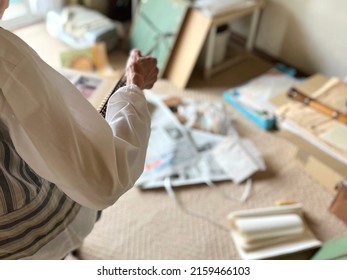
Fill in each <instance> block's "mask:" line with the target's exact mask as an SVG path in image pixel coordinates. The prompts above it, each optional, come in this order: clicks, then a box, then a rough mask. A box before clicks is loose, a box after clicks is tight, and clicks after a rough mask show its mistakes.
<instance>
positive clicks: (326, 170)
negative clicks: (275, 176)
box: [272, 74, 347, 192]
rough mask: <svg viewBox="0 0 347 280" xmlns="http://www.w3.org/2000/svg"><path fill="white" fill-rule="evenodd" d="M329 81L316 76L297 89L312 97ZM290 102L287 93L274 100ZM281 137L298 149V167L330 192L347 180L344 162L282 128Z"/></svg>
mask: <svg viewBox="0 0 347 280" xmlns="http://www.w3.org/2000/svg"><path fill="white" fill-rule="evenodd" d="M328 79H329V78H328V77H325V76H323V75H321V74H316V75H313V76H311V77H309V78H307V79H306V80H304V81H303V82H302V83H301V84H299V85H298V86H297V88H298V89H299V90H300V91H302V92H303V93H305V94H307V95H310V94H312V93H313V92H315V91H316V90H318V89H319V88H321V87H322V86H323V85H324V84H325V83H326V82H327V81H328ZM288 101H289V99H288V97H286V93H283V94H282V95H280V96H277V97H276V98H274V99H273V100H272V102H273V103H274V104H275V105H276V106H281V105H283V104H285V102H288ZM280 127H281V126H280ZM279 135H280V136H282V137H284V138H286V139H288V140H289V141H290V142H292V143H294V144H295V145H296V146H297V147H298V151H297V154H296V158H295V160H296V162H297V163H298V165H299V166H300V167H301V168H302V169H303V170H304V171H305V172H307V174H309V175H310V176H312V178H314V179H315V180H316V181H318V182H319V183H320V184H321V185H323V186H325V187H326V188H327V189H328V190H329V191H331V192H335V186H336V185H337V183H339V182H340V181H342V180H343V179H346V178H347V165H346V164H345V163H343V162H342V161H340V160H338V159H336V158H334V157H333V156H331V155H329V154H328V153H326V152H325V151H323V150H322V149H320V148H318V147H317V146H316V145H314V144H312V143H310V142H308V141H306V140H305V139H304V138H303V137H301V136H300V135H297V134H295V133H293V132H291V131H289V130H286V129H283V128H282V129H281V130H280V133H279Z"/></svg>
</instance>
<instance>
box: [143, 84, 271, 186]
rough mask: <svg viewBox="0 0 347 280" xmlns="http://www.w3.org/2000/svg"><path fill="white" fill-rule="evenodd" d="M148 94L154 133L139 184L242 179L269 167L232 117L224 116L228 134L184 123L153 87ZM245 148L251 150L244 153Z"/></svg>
mask: <svg viewBox="0 0 347 280" xmlns="http://www.w3.org/2000/svg"><path fill="white" fill-rule="evenodd" d="M145 94H146V98H147V100H148V104H149V110H150V112H151V117H152V125H151V136H150V140H149V145H148V149H147V156H146V161H145V168H144V172H143V174H142V175H141V177H140V178H139V179H138V181H137V182H136V185H138V186H140V187H141V188H143V189H152V188H158V187H163V186H164V184H165V180H167V179H168V178H169V179H170V184H171V186H173V187H177V186H185V185H193V184H200V183H208V182H217V181H226V180H233V181H234V182H235V183H241V182H243V181H244V180H246V179H247V178H249V177H250V176H251V175H252V174H253V173H255V172H256V171H259V170H264V169H265V164H264V162H263V161H262V159H261V155H260V153H259V152H258V151H257V149H256V147H254V145H253V144H252V143H251V141H249V140H248V139H246V140H245V139H242V138H240V137H239V136H238V134H237V131H236V130H235V129H233V127H232V121H231V118H229V119H227V118H226V119H224V120H223V121H227V122H228V123H229V127H230V129H229V131H228V132H226V133H225V134H224V135H223V134H216V133H211V132H209V131H204V130H201V129H194V128H191V127H189V126H185V125H183V124H182V123H181V122H180V121H179V120H178V118H177V117H176V116H175V114H174V113H173V112H172V111H171V110H170V109H169V107H168V106H167V105H166V104H165V103H164V102H163V100H162V98H161V97H159V96H157V95H156V94H154V93H152V92H151V91H146V92H145ZM219 111H220V110H219ZM188 123H189V122H188ZM228 147H230V149H231V148H232V149H231V150H230V151H228V150H226V149H228ZM236 148H237V149H236ZM243 149H246V150H247V151H244V152H243V153H241V151H243ZM218 161H220V162H219V163H218ZM228 162H229V164H227V163H228ZM230 162H232V163H233V164H234V165H235V166H237V168H235V171H234V172H233V170H228V167H229V166H232V165H231V163H230ZM221 163H225V164H226V165H225V166H221ZM241 170H242V172H240V171H241Z"/></svg>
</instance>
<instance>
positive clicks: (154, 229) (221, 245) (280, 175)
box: [80, 57, 347, 260]
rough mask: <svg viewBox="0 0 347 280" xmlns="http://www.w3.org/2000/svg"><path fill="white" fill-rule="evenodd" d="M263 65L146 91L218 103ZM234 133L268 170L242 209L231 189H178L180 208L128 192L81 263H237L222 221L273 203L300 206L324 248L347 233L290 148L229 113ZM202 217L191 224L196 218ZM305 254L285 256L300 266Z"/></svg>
mask: <svg viewBox="0 0 347 280" xmlns="http://www.w3.org/2000/svg"><path fill="white" fill-rule="evenodd" d="M269 67H271V65H270V64H268V63H266V62H264V61H262V60H260V59H258V58H255V57H250V58H249V59H247V60H246V61H245V62H243V63H241V64H239V65H237V66H235V67H233V68H230V69H228V70H226V71H224V72H223V73H220V74H217V75H216V76H214V77H213V78H211V79H210V80H208V81H204V80H202V78H201V75H200V74H199V71H195V73H194V74H193V76H192V78H191V80H190V82H189V84H188V87H187V88H186V89H185V90H179V89H178V88H177V87H175V86H174V85H172V84H171V83H170V82H168V81H167V80H164V79H163V80H160V81H158V83H157V84H156V85H155V87H154V88H153V91H154V92H155V93H157V94H160V95H180V96H182V97H184V96H189V97H194V98H197V99H203V100H219V101H221V102H224V101H223V99H222V97H221V95H222V92H223V91H224V90H225V89H227V88H229V87H232V86H235V85H237V84H240V83H242V82H244V81H246V80H247V79H250V78H252V77H254V76H256V75H259V74H261V73H262V72H264V71H265V70H267V69H269ZM228 108H229V110H230V114H232V115H233V116H234V117H235V118H236V119H235V125H236V128H237V130H238V132H239V133H240V134H241V135H242V136H244V137H248V138H250V139H251V140H252V141H253V142H254V143H255V145H256V146H257V147H258V149H259V150H260V151H261V153H262V155H263V157H264V159H265V161H266V164H267V171H266V172H263V173H259V174H256V175H255V176H254V177H253V183H254V185H253V190H252V192H251V196H250V197H249V199H248V200H247V201H246V202H245V203H238V202H235V201H231V200H229V199H227V198H225V196H223V195H222V193H221V191H224V192H230V193H232V194H236V195H241V192H242V191H243V188H242V187H240V186H238V185H234V184H233V183H231V182H223V183H219V184H218V187H217V188H210V187H208V186H206V185H196V186H187V187H180V188H176V189H175V193H176V195H177V197H178V199H179V201H180V202H181V205H182V207H180V206H179V204H177V203H176V202H175V201H174V200H172V199H170V198H169V196H168V195H167V193H166V192H165V190H163V189H158V190H146V191H143V190H140V189H138V188H133V189H131V190H130V191H129V192H127V193H126V194H125V195H124V196H123V197H121V198H120V199H119V201H118V202H117V203H116V204H115V205H114V206H112V207H110V208H108V209H106V210H105V211H104V212H103V216H102V219H101V220H100V221H99V222H98V223H97V224H96V225H95V228H94V230H93V232H92V233H91V234H90V236H89V237H88V238H87V239H86V240H85V243H84V245H83V247H82V248H81V250H80V257H81V258H83V259H163V260H170V259H171V260H172V259H175V260H177V259H180V260H185V259H192V260H203V259H206V260H213V259H214V260H215V259H239V258H240V256H239V254H238V253H237V251H236V248H235V246H234V244H233V242H232V239H231V237H230V232H229V230H228V227H229V225H228V222H227V215H228V214H229V213H230V212H232V211H235V210H239V209H252V208H258V207H268V206H272V205H273V204H274V202H275V201H276V200H280V199H294V200H296V201H298V202H301V203H302V204H303V208H304V211H305V216H306V219H307V221H308V223H309V225H310V227H311V229H312V231H313V232H314V234H315V235H316V236H317V238H318V239H320V240H322V241H324V240H328V239H330V238H333V237H336V236H340V235H342V234H346V233H347V229H346V226H345V225H344V224H343V223H342V222H341V221H340V220H338V219H337V218H336V217H335V216H333V215H332V214H331V213H329V211H328V210H327V208H328V206H329V205H330V203H331V201H332V199H333V194H332V193H330V192H328V191H327V190H326V189H325V188H324V187H323V186H321V185H319V184H318V183H316V182H315V181H314V180H313V179H312V178H311V177H309V176H308V175H306V174H305V173H303V172H302V171H301V170H300V169H299V168H298V167H297V166H296V164H295V162H294V161H293V158H294V155H295V152H296V148H295V146H294V145H293V144H291V143H289V142H288V141H286V140H284V139H282V138H280V137H278V136H277V134H276V132H265V131H263V130H261V129H260V128H258V127H257V126H255V125H254V124H253V123H252V122H250V121H249V120H247V119H245V118H244V117H243V116H241V115H239V114H238V113H237V112H235V111H234V110H233V109H232V108H231V107H230V106H229V107H228ZM192 212H194V213H195V214H196V213H198V214H199V215H201V216H200V217H198V216H197V215H195V214H192ZM311 254H312V252H308V253H307V254H298V255H293V256H290V257H289V258H294V259H306V258H308V257H309V256H310V255H311Z"/></svg>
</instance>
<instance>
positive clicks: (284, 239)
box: [228, 204, 321, 259]
mask: <svg viewBox="0 0 347 280" xmlns="http://www.w3.org/2000/svg"><path fill="white" fill-rule="evenodd" d="M228 220H229V221H230V225H231V236H232V238H233V241H234V243H235V246H236V248H237V250H238V253H239V254H240V256H241V258H242V259H268V258H274V257H278V256H282V255H287V254H292V253H296V252H300V251H304V250H308V249H313V248H317V247H320V246H321V242H320V241H319V240H317V239H316V238H315V236H314V235H313V233H312V232H311V230H310V229H309V227H308V225H307V224H306V222H305V220H304V217H303V211H302V206H301V204H293V205H283V206H276V207H269V208H260V209H253V210H242V211H236V212H233V213H230V214H229V216H228Z"/></svg>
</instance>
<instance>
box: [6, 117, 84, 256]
mask: <svg viewBox="0 0 347 280" xmlns="http://www.w3.org/2000/svg"><path fill="white" fill-rule="evenodd" d="M79 209H80V205H79V204H77V203H76V202H74V201H72V200H71V199H70V198H69V197H68V196H67V195H65V194H64V193H63V192H62V191H60V190H59V189H58V188H57V187H56V186H55V185H54V184H53V183H51V182H48V181H47V180H45V179H43V178H41V177H39V176H38V175H37V174H36V173H35V172H34V171H33V170H32V169H31V168H30V167H29V166H28V165H27V164H26V163H25V162H24V160H23V159H22V158H21V157H20V156H19V155H18V154H17V152H16V150H15V148H14V146H13V144H12V141H11V139H10V137H9V133H8V130H7V128H6V126H5V125H4V124H3V123H1V122H0V259H20V258H23V257H27V256H31V255H33V254H35V252H37V251H38V250H39V249H40V248H41V247H42V246H44V245H45V244H47V243H48V242H49V241H51V240H52V239H54V238H55V237H56V236H57V235H58V234H59V233H60V232H62V231H63V230H64V229H65V228H66V227H67V226H68V225H69V223H70V222H71V221H72V220H73V219H74V218H75V216H76V215H77V213H78V211H79Z"/></svg>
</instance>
